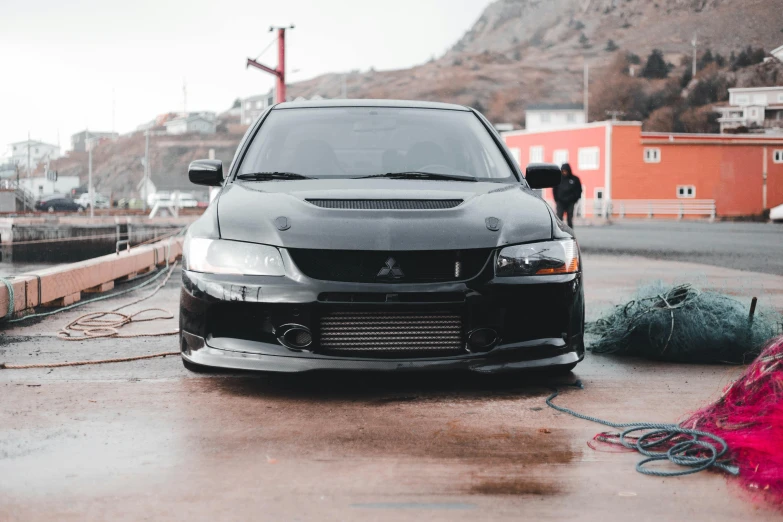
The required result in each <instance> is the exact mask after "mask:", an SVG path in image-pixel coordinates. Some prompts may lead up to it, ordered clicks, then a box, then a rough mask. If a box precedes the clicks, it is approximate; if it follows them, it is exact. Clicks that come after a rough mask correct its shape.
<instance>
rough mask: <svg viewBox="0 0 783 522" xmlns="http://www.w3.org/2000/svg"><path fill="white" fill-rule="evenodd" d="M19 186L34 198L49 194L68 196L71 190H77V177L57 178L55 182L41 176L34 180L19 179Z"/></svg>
mask: <svg viewBox="0 0 783 522" xmlns="http://www.w3.org/2000/svg"><path fill="white" fill-rule="evenodd" d="M19 186H20V187H22V188H24V189H25V190H27V191H28V192H30V193H31V194H33V195H34V196H35V197H41V196H48V195H49V194H70V193H71V190H72V189H75V188H79V176H58V177H57V181H49V180H48V179H46V178H45V177H43V176H40V177H35V178H26V177H20V178H19Z"/></svg>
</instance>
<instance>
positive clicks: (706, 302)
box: [586, 282, 781, 364]
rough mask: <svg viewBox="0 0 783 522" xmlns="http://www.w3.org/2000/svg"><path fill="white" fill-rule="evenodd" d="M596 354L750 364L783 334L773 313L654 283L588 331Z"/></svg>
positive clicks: (725, 297)
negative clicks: (775, 338) (753, 310)
mask: <svg viewBox="0 0 783 522" xmlns="http://www.w3.org/2000/svg"><path fill="white" fill-rule="evenodd" d="M586 332H587V333H588V335H590V336H593V337H594V338H595V340H594V341H593V342H592V343H589V346H588V349H589V350H590V351H592V352H593V353H595V354H618V355H634V356H640V357H646V358H649V359H657V360H664V361H673V362H690V363H735V364H742V363H749V362H750V361H752V360H753V359H754V358H755V357H756V356H758V354H759V353H760V352H761V350H762V349H763V348H764V346H765V345H766V343H767V342H768V341H769V340H770V339H771V338H772V337H774V336H776V335H779V334H780V333H781V316H780V314H778V313H776V312H775V311H773V310H764V309H760V310H756V311H755V313H752V314H751V312H750V305H749V304H746V303H743V302H742V301H740V300H738V299H737V298H734V297H731V296H728V295H725V294H721V293H718V292H712V291H702V290H700V289H698V288H696V287H695V286H693V285H690V284H685V285H679V286H670V285H665V284H664V283H662V282H657V283H653V284H651V285H649V286H645V287H642V288H640V289H639V291H638V292H637V294H636V295H635V296H634V298H633V299H632V300H631V301H629V302H627V303H626V304H623V305H620V306H616V307H614V309H613V310H612V311H611V312H610V313H608V314H607V315H605V316H604V317H602V318H601V319H598V320H597V321H595V322H593V323H589V324H588V325H587V328H586Z"/></svg>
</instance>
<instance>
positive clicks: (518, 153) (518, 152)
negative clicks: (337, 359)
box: [508, 147, 522, 165]
mask: <svg viewBox="0 0 783 522" xmlns="http://www.w3.org/2000/svg"><path fill="white" fill-rule="evenodd" d="M508 151H509V152H510V153H511V157H512V158H514V161H516V162H517V165H522V149H520V148H518V147H511V148H510V149H508Z"/></svg>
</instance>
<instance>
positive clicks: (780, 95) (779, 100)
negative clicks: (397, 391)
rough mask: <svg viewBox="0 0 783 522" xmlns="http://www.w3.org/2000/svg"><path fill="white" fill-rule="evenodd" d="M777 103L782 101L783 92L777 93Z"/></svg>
mask: <svg viewBox="0 0 783 522" xmlns="http://www.w3.org/2000/svg"><path fill="white" fill-rule="evenodd" d="M778 103H783V93H780V94H778Z"/></svg>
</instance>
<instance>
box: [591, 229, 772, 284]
mask: <svg viewBox="0 0 783 522" xmlns="http://www.w3.org/2000/svg"><path fill="white" fill-rule="evenodd" d="M576 235H577V238H578V240H579V245H580V247H581V248H582V252H584V253H586V254H611V255H637V256H644V257H649V258H653V259H666V260H672V261H687V262H691V263H703V264H707V265H713V266H720V267H725V268H733V269H736V270H745V271H752V272H764V273H767V274H776V275H783V224H768V223H706V222H688V221H680V222H677V221H652V222H650V221H642V220H637V221H631V220H628V221H615V222H614V223H612V224H608V225H601V226H581V227H580V226H578V225H577V228H576Z"/></svg>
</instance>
